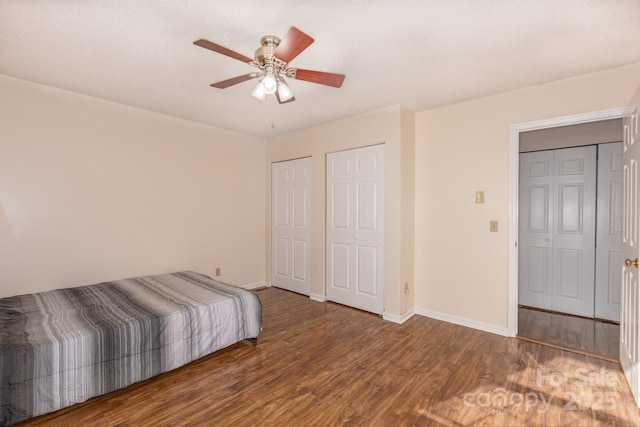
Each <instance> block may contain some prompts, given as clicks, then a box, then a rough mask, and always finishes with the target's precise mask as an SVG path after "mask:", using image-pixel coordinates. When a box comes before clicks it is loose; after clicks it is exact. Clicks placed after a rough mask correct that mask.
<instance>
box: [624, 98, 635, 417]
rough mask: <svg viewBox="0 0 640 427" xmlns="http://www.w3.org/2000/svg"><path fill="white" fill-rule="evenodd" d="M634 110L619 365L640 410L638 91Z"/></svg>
mask: <svg viewBox="0 0 640 427" xmlns="http://www.w3.org/2000/svg"><path fill="white" fill-rule="evenodd" d="M632 105H633V107H634V109H633V112H632V114H631V116H629V117H625V118H624V121H623V123H624V140H623V155H622V158H623V204H624V207H623V209H624V211H623V215H624V219H623V231H622V256H623V258H624V259H625V263H624V264H622V295H621V306H620V364H621V365H622V368H623V370H624V374H625V376H626V378H627V381H629V385H630V386H631V391H632V392H633V395H634V397H635V399H636V402H637V403H638V405H639V406H640V378H639V376H640V372H639V369H638V354H639V352H640V340H639V336H638V335H639V334H640V332H639V328H640V292H639V291H638V264H637V263H638V257H640V250H639V246H638V245H639V241H638V229H639V225H640V224H639V223H640V218H639V213H638V162H639V161H640V143H639V142H640V141H639V139H640V136H639V135H638V126H639V124H638V120H639V119H638V109H639V108H640V89H639V90H638V91H637V92H636V95H635V97H634V101H633V103H632Z"/></svg>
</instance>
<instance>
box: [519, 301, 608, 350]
mask: <svg viewBox="0 0 640 427" xmlns="http://www.w3.org/2000/svg"><path fill="white" fill-rule="evenodd" d="M518 336H521V337H524V338H528V339H532V340H534V341H538V342H546V343H549V344H552V345H556V346H560V347H565V348H568V349H573V350H576V351H578V352H583V353H585V354H589V355H595V356H600V357H603V358H605V359H609V360H613V361H617V360H619V357H618V356H619V354H620V343H619V339H620V338H619V337H620V326H619V325H617V324H614V323H609V322H602V321H599V320H594V319H585V318H583V317H576V316H570V315H563V314H560V313H551V312H548V311H541V310H535V309H530V308H526V307H520V308H519V309H518Z"/></svg>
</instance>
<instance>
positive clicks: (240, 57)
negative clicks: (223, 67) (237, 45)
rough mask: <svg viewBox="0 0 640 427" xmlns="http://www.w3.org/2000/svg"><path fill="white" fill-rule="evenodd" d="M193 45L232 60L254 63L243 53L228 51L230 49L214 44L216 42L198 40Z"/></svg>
mask: <svg viewBox="0 0 640 427" xmlns="http://www.w3.org/2000/svg"><path fill="white" fill-rule="evenodd" d="M193 44H195V45H196V46H200V47H203V48H205V49H209V50H212V51H214V52H218V53H221V54H223V55H226V56H228V57H230V58H233V59H237V60H238V61H242V62H252V61H253V59H252V58H249V57H248V56H244V55H243V54H241V53H238V52H234V51H233V50H231V49H228V48H226V47H224V46H221V45H219V44H217V43H214V42H212V41H209V40H206V39H198V40H196V41H194V42H193Z"/></svg>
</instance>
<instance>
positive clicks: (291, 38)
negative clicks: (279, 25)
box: [273, 27, 313, 63]
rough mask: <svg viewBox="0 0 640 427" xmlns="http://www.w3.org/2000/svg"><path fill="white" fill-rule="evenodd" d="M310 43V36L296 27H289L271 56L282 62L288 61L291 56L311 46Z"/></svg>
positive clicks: (291, 58)
mask: <svg viewBox="0 0 640 427" xmlns="http://www.w3.org/2000/svg"><path fill="white" fill-rule="evenodd" d="M311 43H313V38H311V36H308V35H307V34H305V33H303V32H302V31H300V30H299V29H297V28H296V27H291V28H289V31H287V34H286V35H285V36H284V38H283V39H282V41H281V42H280V44H279V45H278V47H277V48H276V50H275V52H273V56H275V57H276V58H278V59H279V60H281V61H283V62H286V63H289V62H291V61H292V60H293V58H295V57H296V56H298V55H300V53H302V51H303V50H305V49H306V48H308V47H309V46H311Z"/></svg>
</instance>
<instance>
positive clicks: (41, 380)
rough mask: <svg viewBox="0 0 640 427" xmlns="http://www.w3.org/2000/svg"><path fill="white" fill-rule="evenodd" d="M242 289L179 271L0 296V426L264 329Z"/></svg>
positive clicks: (257, 307) (256, 303)
mask: <svg viewBox="0 0 640 427" xmlns="http://www.w3.org/2000/svg"><path fill="white" fill-rule="evenodd" d="M261 310H262V307H261V303H260V300H259V299H258V297H257V296H256V295H255V294H254V293H252V292H250V291H247V290H245V289H242V288H238V287H235V286H230V285H226V284H223V283H220V282H217V281H215V280H213V279H211V278H210V277H208V276H205V275H203V274H199V273H195V272H191V271H184V272H178V273H171V274H163V275H157V276H145V277H136V278H131V279H125V280H118V281H112V282H105V283H100V284H96V285H89V286H81V287H75V288H68V289H59V290H54V291H49V292H42V293H34V294H29V295H19V296H14V297H8V298H1V299H0V407H1V411H2V412H1V416H2V418H1V419H0V425H11V424H14V423H17V422H19V421H22V420H25V419H27V418H31V417H35V416H37V415H41V414H44V413H47V412H52V411H55V410H58V409H60V408H64V407H66V406H70V405H73V404H75V403H79V402H83V401H85V400H87V399H89V398H91V397H94V396H98V395H102V394H105V393H109V392H111V391H114V390H118V389H121V388H124V387H127V386H129V385H131V384H133V383H135V382H138V381H142V380H145V379H148V378H150V377H153V376H155V375H158V374H160V373H162V372H166V371H169V370H172V369H175V368H177V367H179V366H182V365H184V364H186V363H189V362H191V361H193V360H195V359H198V358H200V357H202V356H205V355H207V354H210V353H212V352H214V351H216V350H219V349H222V348H224V347H227V346H229V345H231V344H234V343H236V342H239V341H243V340H245V339H256V338H257V337H258V335H259V333H260V330H261V323H262V318H261V316H262V311H261Z"/></svg>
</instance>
